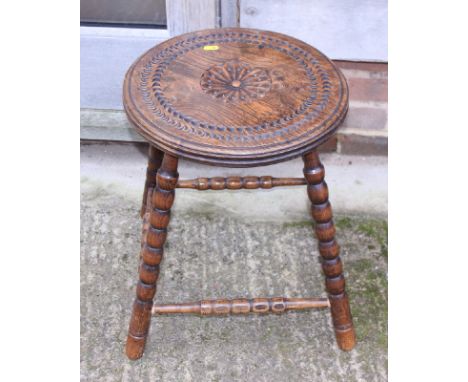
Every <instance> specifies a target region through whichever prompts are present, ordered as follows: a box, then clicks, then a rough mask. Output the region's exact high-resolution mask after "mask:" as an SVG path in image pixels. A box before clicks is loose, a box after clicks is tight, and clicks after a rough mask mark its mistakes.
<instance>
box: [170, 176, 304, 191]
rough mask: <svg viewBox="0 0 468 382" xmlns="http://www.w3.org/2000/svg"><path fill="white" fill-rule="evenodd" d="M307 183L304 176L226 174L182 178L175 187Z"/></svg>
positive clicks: (236, 186) (250, 188) (293, 184)
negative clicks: (211, 176) (274, 176)
mask: <svg viewBox="0 0 468 382" xmlns="http://www.w3.org/2000/svg"><path fill="white" fill-rule="evenodd" d="M305 184H307V182H306V180H305V179H304V178H273V177H271V176H242V177H241V176H228V177H227V178H223V177H214V178H196V179H184V180H179V181H178V182H177V188H193V189H196V190H200V191H204V190H225V189H228V190H239V189H242V188H245V189H249V190H252V189H256V188H272V187H278V186H301V185H305Z"/></svg>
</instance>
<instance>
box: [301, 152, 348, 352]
mask: <svg viewBox="0 0 468 382" xmlns="http://www.w3.org/2000/svg"><path fill="white" fill-rule="evenodd" d="M303 159H304V165H305V166H304V177H305V178H306V181H307V193H308V195H309V199H310V201H311V202H312V217H313V219H314V220H315V223H316V226H315V233H316V235H317V239H318V240H319V251H320V255H321V256H322V260H323V262H322V268H323V271H324V273H325V285H326V288H327V292H328V297H329V299H330V309H331V315H332V319H333V326H334V328H335V335H336V340H337V343H338V346H339V347H340V349H342V350H351V349H352V348H353V347H354V345H355V344H356V334H355V332H354V326H353V320H352V317H351V311H350V308H349V301H348V296H347V295H346V291H345V279H344V276H343V266H342V263H341V259H340V256H339V255H340V247H339V246H338V243H337V242H336V240H335V226H334V224H333V215H332V209H331V205H330V202H329V201H328V187H327V184H326V183H325V181H324V177H325V169H324V167H323V165H322V163H321V162H320V159H319V157H318V154H317V153H316V152H315V151H312V152H310V153H308V154H306V155H304V157H303Z"/></svg>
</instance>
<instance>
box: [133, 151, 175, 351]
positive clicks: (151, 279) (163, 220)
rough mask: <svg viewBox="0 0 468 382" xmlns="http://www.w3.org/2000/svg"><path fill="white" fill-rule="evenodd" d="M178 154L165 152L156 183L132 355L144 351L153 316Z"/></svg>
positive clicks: (143, 253)
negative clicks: (175, 155) (154, 298)
mask: <svg viewBox="0 0 468 382" xmlns="http://www.w3.org/2000/svg"><path fill="white" fill-rule="evenodd" d="M177 164H178V158H177V157H174V156H172V155H170V154H167V153H166V154H164V158H163V160H162V163H161V166H160V168H159V169H158V171H157V175H156V185H155V188H154V191H153V192H152V201H151V203H152V205H151V210H150V214H149V227H148V229H147V232H146V237H145V243H144V245H143V248H142V250H141V262H140V268H139V276H140V280H139V281H138V283H137V290H136V299H135V302H134V304H133V312H132V317H131V319H130V326H129V330H128V337H127V344H126V353H127V356H128V358H130V359H138V358H140V357H141V356H142V355H143V351H144V347H145V343H146V338H147V336H148V330H149V326H150V319H151V308H152V306H153V297H154V295H155V293H156V283H157V281H158V277H159V264H160V262H161V259H162V255H163V246H164V242H165V241H166V236H167V226H168V224H169V216H170V208H171V207H172V204H173V203H174V197H175V192H174V189H175V186H176V184H177V179H178V177H179V174H178V173H177Z"/></svg>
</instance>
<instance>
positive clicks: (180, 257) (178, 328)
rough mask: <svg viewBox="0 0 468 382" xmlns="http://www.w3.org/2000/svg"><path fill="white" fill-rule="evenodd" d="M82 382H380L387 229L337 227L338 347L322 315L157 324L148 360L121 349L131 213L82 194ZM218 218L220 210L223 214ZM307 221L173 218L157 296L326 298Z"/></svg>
mask: <svg viewBox="0 0 468 382" xmlns="http://www.w3.org/2000/svg"><path fill="white" fill-rule="evenodd" d="M81 201H82V203H81V204H82V205H81V380H82V381H93V382H94V381H178V382H179V381H350V382H351V381H366V382H369V381H386V380H387V273H386V272H387V225H386V222H385V221H382V220H376V219H366V218H363V217H343V216H341V217H337V218H336V219H335V221H336V223H337V230H338V232H337V236H338V240H339V242H340V244H341V247H342V255H343V262H344V266H345V270H346V273H345V275H346V276H347V283H348V291H349V295H350V299H351V304H352V313H353V316H354V320H355V325H356V329H357V335H358V345H357V347H356V348H355V350H353V351H351V352H349V353H344V352H341V351H339V350H338V349H337V347H336V345H335V342H334V336H333V329H332V326H331V319H330V315H329V312H328V310H313V311H307V312H290V313H287V314H284V315H278V316H276V315H268V316H256V315H249V316H242V317H241V316H231V317H228V318H203V319H202V318H199V317H195V316H170V317H169V316H166V317H158V318H157V319H153V322H152V326H151V331H150V338H149V340H148V343H147V347H146V352H145V354H144V356H143V358H142V359H141V360H139V361H134V362H132V361H129V360H127V358H126V357H125V355H124V344H125V338H126V331H127V327H128V321H129V318H130V309H131V305H132V300H133V296H134V288H135V282H136V277H137V273H136V272H137V266H138V251H139V234H140V229H141V221H140V219H139V216H138V210H139V205H137V204H136V203H135V202H134V201H133V200H132V199H129V200H127V199H125V198H122V197H120V196H116V195H112V194H110V193H107V192H106V191H104V190H94V191H93V192H90V191H89V190H88V191H87V192H85V193H83V194H82V200H81ZM221 212H222V211H221ZM311 229H312V226H311V224H310V223H309V222H300V221H299V222H296V223H284V224H281V223H275V222H271V223H267V222H263V223H262V222H255V223H252V222H245V221H242V220H238V219H237V218H235V217H232V216H230V215H228V214H226V215H224V216H223V215H221V214H219V215H214V214H210V215H202V214H199V213H190V214H189V213H186V214H183V215H182V214H178V213H177V210H174V211H173V215H172V220H171V224H170V228H169V235H168V241H167V245H166V250H165V258H164V260H163V263H162V269H161V277H160V281H159V284H158V292H157V295H156V298H157V300H158V301H160V302H167V303H169V302H180V301H184V300H186V301H190V300H199V299H201V298H216V297H253V296H275V295H279V296H289V297H298V296H324V295H325V294H324V291H323V277H322V274H321V270H320V263H319V254H318V251H317V242H316V240H315V238H314V237H313V235H312V233H311Z"/></svg>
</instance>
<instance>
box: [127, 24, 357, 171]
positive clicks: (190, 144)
mask: <svg viewBox="0 0 468 382" xmlns="http://www.w3.org/2000/svg"><path fill="white" fill-rule="evenodd" d="M123 101H124V107H125V111H126V113H127V116H128V119H129V120H130V122H131V123H132V124H133V125H134V126H135V128H136V129H137V130H138V131H139V132H140V134H142V135H143V137H144V138H146V139H147V140H148V141H149V142H150V143H151V144H152V145H154V146H156V147H158V148H159V149H161V150H163V151H164V152H168V153H171V154H173V155H176V156H179V157H184V158H189V159H192V160H195V161H199V162H203V163H208V164H213V165H219V166H229V167H251V166H259V165H265V164H271V163H276V162H280V161H283V160H286V159H290V158H293V157H297V156H300V155H302V154H305V153H307V152H309V151H311V150H312V149H314V148H315V147H317V146H318V145H320V144H321V143H323V142H325V141H326V140H327V139H328V138H329V137H330V136H331V135H332V134H334V132H335V131H336V129H337V128H338V126H339V125H340V123H341V121H342V120H343V119H344V117H345V115H346V112H347V110H348V86H347V84H346V80H345V79H344V77H343V75H342V74H341V72H340V70H339V69H338V68H337V67H336V66H335V65H334V64H333V63H332V62H331V61H330V60H329V59H328V58H327V57H326V56H325V55H323V54H322V53H321V52H319V51H318V50H316V49H315V48H313V47H311V46H310V45H308V44H306V43H304V42H302V41H299V40H297V39H294V38H292V37H289V36H286V35H283V34H279V33H274V32H267V31H260V30H256V29H243V28H220V29H209V30H203V31H197V32H192V33H188V34H184V35H181V36H177V37H174V38H171V39H169V40H167V41H165V42H163V43H161V44H159V45H157V46H155V47H154V48H152V49H150V50H149V51H148V52H146V53H145V54H143V55H142V56H141V57H140V58H139V59H138V60H137V61H136V62H135V63H134V64H133V65H132V66H131V68H130V69H129V71H128V72H127V74H126V77H125V82H124V99H123Z"/></svg>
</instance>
